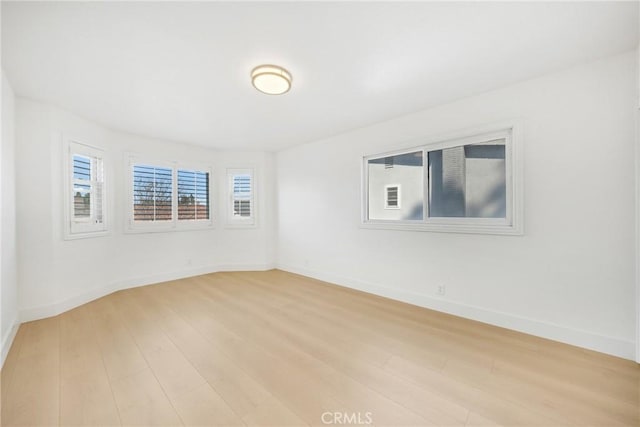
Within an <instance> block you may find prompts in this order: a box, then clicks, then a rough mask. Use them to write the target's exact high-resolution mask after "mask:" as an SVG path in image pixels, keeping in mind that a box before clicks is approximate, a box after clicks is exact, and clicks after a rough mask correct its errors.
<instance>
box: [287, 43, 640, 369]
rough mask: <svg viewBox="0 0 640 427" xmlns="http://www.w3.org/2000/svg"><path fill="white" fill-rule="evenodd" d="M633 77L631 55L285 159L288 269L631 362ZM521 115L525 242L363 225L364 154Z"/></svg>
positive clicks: (420, 115) (305, 148)
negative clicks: (440, 288)
mask: <svg viewBox="0 0 640 427" xmlns="http://www.w3.org/2000/svg"><path fill="white" fill-rule="evenodd" d="M635 68H636V66H635V53H633V52H629V53H627V54H623V55H618V56H615V57H611V58H607V59H603V60H600V61H598V62H594V63H590V64H586V65H582V66H579V67H576V68H572V69H569V70H565V71H562V72H558V73H554V74H550V75H547V76H544V77H541V78H538V79H535V80H531V81H527V82H524V83H521V84H518V85H515V86H511V87H508V88H504V89H502V90H497V91H492V92H489V93H485V94H482V95H479V96H474V97H471V98H467V99H463V100H460V101H458V102H454V103H451V104H447V105H443V106H441V107H438V108H433V109H430V110H426V111H422V112H419V113H416V114H412V115H408V116H404V117H400V118H398V119H395V120H391V121H388V122H384V123H379V124H377V125H374V126H370V127H367V128H363V129H359V130H356V131H353V132H349V133H346V134H342V135H339V136H335V137H332V138H329V139H326V140H322V141H318V142H314V143H311V144H306V145H303V146H299V147H296V148H292V149H288V150H285V151H282V152H280V153H278V155H277V159H276V161H277V166H278V177H277V180H278V191H279V194H278V200H279V201H278V212H279V219H278V265H279V267H280V268H282V269H286V270H290V271H295V272H300V273H303V274H307V275H310V276H314V277H317V278H320V279H324V280H328V281H332V282H335V283H338V284H342V285H346V286H350V287H354V288H359V289H363V290H366V291H369V292H373V293H377V294H381V295H385V296H389V297H392V298H396V299H400V300H404V301H407V302H411V303H414V304H417V305H422V306H426V307H431V308H435V309H437V310H442V311H447V312H451V313H454V314H458V315H461V316H466V317H469V318H474V319H478V320H481V321H485V322H488V323H493V324H497V325H501V326H505V327H508V328H512V329H516V330H521V331H525V332H528V333H532V334H536V335H540V336H545V337H549V338H552V339H556V340H560V341H564V342H568V343H572V344H576V345H579V346H584V347H587V348H592V349H596V350H599V351H602V352H606V353H611V354H615V355H619V356H622V357H625V358H630V359H631V358H633V357H634V342H635V337H634V333H635V332H634V331H635V325H634V323H635V302H634V297H633V296H634V292H635V291H634V287H635V284H634V261H635V259H634V233H633V230H634V155H633V153H634V114H635V110H634V97H635V81H634V79H635V78H636V77H635ZM512 118H519V119H520V121H521V123H522V125H523V137H524V138H523V140H524V141H523V142H524V150H523V156H524V164H525V170H524V182H525V185H524V207H525V235H524V236H519V237H518V236H490V235H465V234H452V233H433V232H414V231H392V230H373V229H365V228H360V227H359V224H360V217H361V212H360V209H361V188H360V186H361V176H360V173H361V172H360V171H361V159H362V156H364V155H368V154H376V153H382V152H386V151H389V150H393V149H396V148H401V147H402V146H403V145H406V146H415V145H418V143H421V142H422V141H426V142H428V141H430V140H432V138H434V139H436V140H437V136H436V135H441V134H446V133H451V132H456V131H460V130H463V129H465V128H471V127H474V126H481V125H484V124H487V123H492V122H498V121H504V120H508V119H512ZM441 283H443V284H445V285H446V289H447V291H446V296H445V297H443V298H439V297H437V296H436V289H437V285H438V284H441Z"/></svg>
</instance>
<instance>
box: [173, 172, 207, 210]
mask: <svg viewBox="0 0 640 427" xmlns="http://www.w3.org/2000/svg"><path fill="white" fill-rule="evenodd" d="M208 219H209V172H203V171H196V170H185V169H178V220H179V221H189V220H194V221H197V220H208Z"/></svg>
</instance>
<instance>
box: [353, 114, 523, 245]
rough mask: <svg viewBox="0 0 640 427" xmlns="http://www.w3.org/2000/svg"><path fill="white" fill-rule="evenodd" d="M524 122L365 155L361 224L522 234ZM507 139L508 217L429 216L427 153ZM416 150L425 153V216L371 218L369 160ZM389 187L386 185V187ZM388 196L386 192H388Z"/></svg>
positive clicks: (372, 226)
mask: <svg viewBox="0 0 640 427" xmlns="http://www.w3.org/2000/svg"><path fill="white" fill-rule="evenodd" d="M520 129H521V125H520V124H518V123H514V122H509V123H500V124H494V125H487V126H482V127H478V128H475V129H471V130H467V131H463V132H458V133H456V134H450V135H446V136H442V137H436V138H432V139H431V141H430V142H427V143H424V142H423V143H422V144H420V145H417V144H415V141H414V145H410V146H407V148H405V149H401V150H394V151H389V152H385V153H380V154H375V155H365V156H363V157H362V159H363V161H362V218H361V226H362V227H364V228H374V229H391V230H413V231H433V232H447V233H472V234H496V235H522V234H523V233H524V230H523V207H522V202H523V197H522V192H523V191H522V172H523V171H522V157H521V143H522V142H521V140H522V137H521V130H520ZM502 138H504V139H505V169H506V175H507V176H506V181H507V182H506V198H507V200H506V205H507V206H506V207H507V212H506V218H441V217H437V218H436V217H429V173H428V154H429V152H431V151H436V150H442V149H445V148H450V147H459V146H462V145H469V144H481V143H483V142H487V141H491V140H495V139H502ZM415 151H422V153H423V162H422V164H423V189H424V190H423V191H424V200H423V212H424V218H423V219H422V220H381V219H369V212H368V209H369V201H368V199H369V182H368V162H369V160H372V159H380V158H383V157H388V156H395V155H399V154H405V153H410V152H415ZM385 191H386V189H385ZM385 196H386V194H385Z"/></svg>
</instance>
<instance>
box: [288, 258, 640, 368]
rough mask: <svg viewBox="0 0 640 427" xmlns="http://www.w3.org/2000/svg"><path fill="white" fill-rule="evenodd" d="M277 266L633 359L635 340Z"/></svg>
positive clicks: (457, 314) (375, 293)
mask: <svg viewBox="0 0 640 427" xmlns="http://www.w3.org/2000/svg"><path fill="white" fill-rule="evenodd" d="M277 268H278V269H280V270H284V271H289V272H291V273H296V274H301V275H303V276H308V277H312V278H314V279H318V280H322V281H325V282H329V283H334V284H336V285H339V286H345V287H348V288H352V289H357V290H359V291H363V292H367V293H370V294H374V295H379V296H383V297H386V298H390V299H394V300H397V301H402V302H406V303H409V304H413V305H417V306H420V307H424V308H429V309H432V310H436V311H441V312H444V313H448V314H453V315H455V316H459V317H464V318H466V319H471V320H477V321H479V322H483V323H488V324H490V325H495V326H500V327H502V328H506V329H512V330H515V331H519V332H524V333H527V334H530V335H535V336H538V337H542V338H547V339H550V340H553V341H560V342H563V343H566V344H571V345H575V346H578V347H583V348H586V349H589V350H594V351H598V352H601V353H606V354H610V355H613V356H617V357H622V358H624V359H629V360H634V358H635V343H634V342H633V341H629V340H625V339H622V338H617V337H609V336H604V335H599V334H594V333H592V332H588V331H583V330H579V329H574V328H569V327H566V326H562V325H557V324H553V323H549V322H544V321H540V320H536V319H530V318H527V317H523V316H518V315H515V314H512V313H504V312H499V311H494V310H489V309H486V308H482V307H477V306H472V305H468V304H464V303H460V302H455V301H451V300H445V299H442V298H435V297H431V296H428V295H424V294H419V293H415V292H410V291H405V290H401V289H395V288H390V287H387V286H384V285H379V284H375V283H367V282H364V281H361V280H357V279H352V278H348V277H343V276H340V275H336V274H331V273H324V272H319V271H314V270H310V269H307V268H302V267H296V266H292V265H278V266H277Z"/></svg>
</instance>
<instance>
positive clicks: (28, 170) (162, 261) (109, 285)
mask: <svg viewBox="0 0 640 427" xmlns="http://www.w3.org/2000/svg"><path fill="white" fill-rule="evenodd" d="M16 108H17V110H16V115H17V122H16V138H17V141H18V148H17V156H16V157H17V158H16V168H17V169H16V170H17V183H18V186H17V208H18V236H20V238H19V241H18V260H19V262H18V273H19V278H20V287H19V304H20V309H21V320H22V321H25V320H31V319H36V318H41V317H46V316H50V315H54V314H57V313H60V312H62V311H65V310H67V309H69V308H71V307H74V306H76V305H79V304H81V303H84V302H87V301H89V300H91V299H93V298H96V297H99V296H102V295H104V294H106V293H109V292H111V291H113V290H115V289H120V288H124V287H130V286H137V285H142V284H148V283H154V282H159V281H163V280H168V279H173V278H178V277H185V276H191V275H196V274H203V273H207V272H211V271H217V270H243V269H267V268H271V267H272V266H273V264H274V248H273V229H274V219H273V201H272V200H273V185H274V183H273V179H274V173H273V155H272V154H270V153H262V152H246V153H241V152H216V151H213V150H208V149H205V148H202V147H196V146H191V145H185V144H178V143H173V142H167V141H160V140H155V139H149V138H142V137H138V136H133V135H129V134H124V133H121V132H116V131H112V130H109V129H106V128H104V127H102V126H99V125H97V124H95V123H92V122H90V121H87V120H85V119H82V118H81V117H78V116H77V115H75V114H72V113H69V112H67V111H64V110H61V109H58V108H56V107H53V106H50V105H46V104H42V103H38V102H34V101H31V100H26V99H22V98H18V99H17V103H16ZM63 135H70V136H72V137H74V138H76V139H78V140H79V141H82V142H85V143H87V144H90V145H94V146H98V147H101V148H104V149H105V150H106V155H105V159H106V161H107V165H106V173H107V186H108V188H109V190H108V191H109V194H108V200H109V208H108V209H109V210H108V214H109V218H110V220H111V224H110V230H111V232H110V234H109V235H108V236H106V237H96V238H89V239H78V240H64V239H63V209H64V202H63V200H64V198H63V188H64V184H63V179H64V175H63V171H62V163H63V160H62V140H63ZM126 152H136V153H140V154H143V155H149V156H152V157H154V158H159V159H165V160H178V161H184V162H188V161H194V162H197V163H198V164H202V163H205V164H211V165H212V166H213V167H214V175H215V178H217V183H214V186H215V187H216V190H217V191H218V194H217V196H215V197H214V202H215V205H214V212H215V213H216V219H217V224H216V226H215V228H214V229H211V230H196V231H174V232H164V233H143V234H130V233H125V232H124V228H125V220H126V210H127V206H126V204H127V197H126V195H127V189H126V185H127V173H126V169H125V157H126V156H125V153H126ZM247 166H253V167H255V168H256V173H257V178H258V179H257V183H258V186H259V188H258V199H259V203H258V208H259V210H258V224H259V226H258V227H257V228H253V229H226V228H225V224H224V217H223V215H224V213H225V212H224V210H223V207H222V206H221V203H220V202H221V201H222V200H223V191H224V190H225V188H226V185H225V184H224V181H223V180H224V179H225V177H226V174H225V168H227V167H247Z"/></svg>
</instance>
